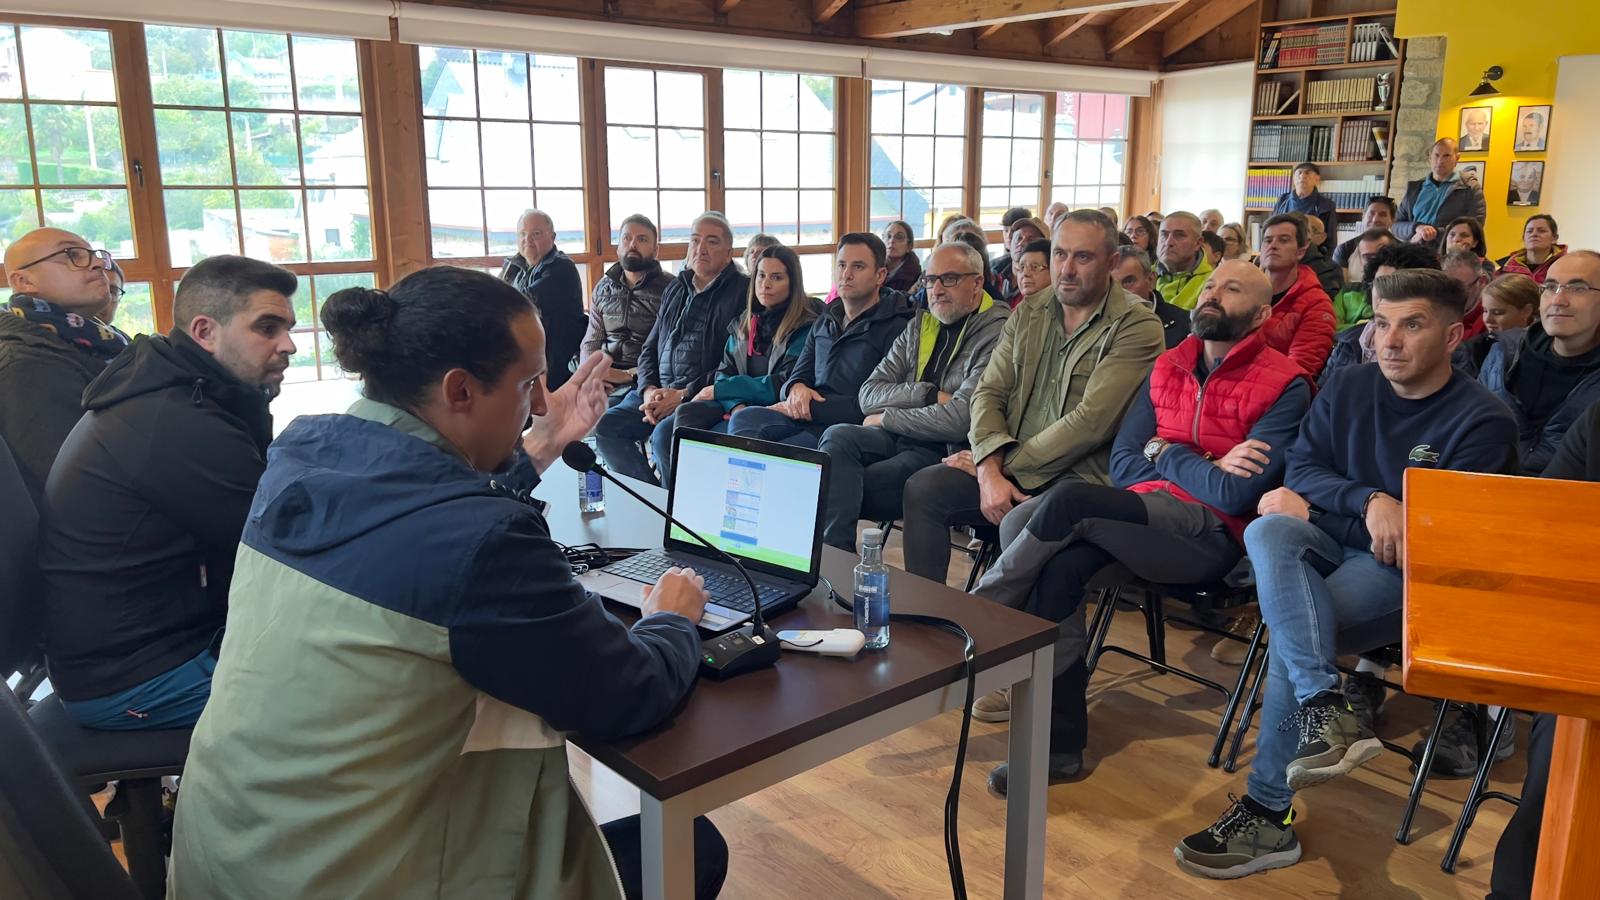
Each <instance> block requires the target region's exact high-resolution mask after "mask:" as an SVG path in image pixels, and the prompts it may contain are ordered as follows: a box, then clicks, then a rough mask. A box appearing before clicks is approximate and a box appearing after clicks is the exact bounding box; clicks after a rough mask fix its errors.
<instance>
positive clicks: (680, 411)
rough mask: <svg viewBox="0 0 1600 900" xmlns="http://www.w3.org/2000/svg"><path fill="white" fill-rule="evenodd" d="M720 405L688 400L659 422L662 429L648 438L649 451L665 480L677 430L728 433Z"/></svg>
mask: <svg viewBox="0 0 1600 900" xmlns="http://www.w3.org/2000/svg"><path fill="white" fill-rule="evenodd" d="M722 415H723V413H722V404H721V403H718V402H717V401H715V400H690V401H688V402H685V403H680V404H678V408H677V409H675V410H673V411H672V415H670V416H667V417H666V418H665V419H662V420H661V425H662V428H663V429H664V430H663V431H661V432H660V433H659V435H655V434H653V435H651V436H650V449H651V450H652V451H653V452H654V453H655V455H656V468H658V469H660V470H661V477H662V478H663V479H666V478H667V477H668V476H669V475H670V473H671V472H672V434H673V432H675V431H677V430H678V429H679V428H699V429H701V430H703V431H715V432H717V433H718V434H727V433H728V420H727V419H724V418H723V417H722Z"/></svg>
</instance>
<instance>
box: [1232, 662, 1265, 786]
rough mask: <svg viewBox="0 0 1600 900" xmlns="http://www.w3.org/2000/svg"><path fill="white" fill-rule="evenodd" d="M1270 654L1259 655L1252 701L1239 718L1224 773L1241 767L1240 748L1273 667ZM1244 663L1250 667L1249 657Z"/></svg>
mask: <svg viewBox="0 0 1600 900" xmlns="http://www.w3.org/2000/svg"><path fill="white" fill-rule="evenodd" d="M1270 652H1271V651H1270V650H1268V651H1263V652H1262V653H1260V654H1259V656H1260V657H1261V662H1260V664H1259V665H1257V666H1256V677H1255V680H1254V681H1252V682H1251V684H1250V699H1249V700H1247V701H1245V704H1244V714H1243V715H1241V716H1240V717H1239V727H1238V728H1237V729H1235V730H1234V732H1233V746H1232V747H1230V748H1229V749H1228V759H1227V761H1226V762H1224V763H1223V764H1222V771H1224V772H1229V773H1232V772H1233V771H1234V770H1236V769H1237V768H1238V767H1239V748H1240V747H1242V746H1244V736H1245V733H1246V732H1248V731H1249V730H1250V720H1251V719H1253V718H1255V714H1256V710H1258V709H1260V708H1261V688H1262V685H1264V684H1265V683H1266V680H1267V669H1268V668H1269V667H1270V665H1271V660H1269V659H1268V658H1267V653H1270ZM1244 662H1245V666H1246V667H1248V666H1249V665H1250V659H1249V657H1246V658H1245V661H1244Z"/></svg>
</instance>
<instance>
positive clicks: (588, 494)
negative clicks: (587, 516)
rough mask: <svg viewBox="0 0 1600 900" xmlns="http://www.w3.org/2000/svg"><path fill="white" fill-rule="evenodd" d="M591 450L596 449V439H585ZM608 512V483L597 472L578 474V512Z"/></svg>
mask: <svg viewBox="0 0 1600 900" xmlns="http://www.w3.org/2000/svg"><path fill="white" fill-rule="evenodd" d="M583 442H584V443H585V444H588V445H589V449H590V450H593V449H594V438H592V437H587V438H584V439H583ZM605 511H606V483H605V482H604V481H603V480H601V478H600V473H599V472H595V471H592V470H591V471H588V472H580V473H578V512H585V513H597V512H605Z"/></svg>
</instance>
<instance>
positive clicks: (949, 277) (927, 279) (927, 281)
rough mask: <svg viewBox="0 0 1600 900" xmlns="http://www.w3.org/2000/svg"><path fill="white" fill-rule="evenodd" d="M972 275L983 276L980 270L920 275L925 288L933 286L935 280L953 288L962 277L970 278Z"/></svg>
mask: <svg viewBox="0 0 1600 900" xmlns="http://www.w3.org/2000/svg"><path fill="white" fill-rule="evenodd" d="M973 276H977V277H980V278H981V277H983V273H982V272H945V273H944V274H942V275H924V276H922V286H923V287H925V288H932V287H933V283H934V282H935V281H937V282H939V283H940V284H942V285H944V286H945V287H947V288H953V287H955V286H956V285H958V284H960V283H961V279H963V278H971V277H973Z"/></svg>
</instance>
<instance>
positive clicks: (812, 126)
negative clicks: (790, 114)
mask: <svg viewBox="0 0 1600 900" xmlns="http://www.w3.org/2000/svg"><path fill="white" fill-rule="evenodd" d="M835 85H836V81H835V80H834V78H832V77H831V76H828V75H801V76H800V128H801V130H803V131H829V132H831V131H833V130H834V127H835V119H834V112H833V110H834V101H833V98H834V93H835Z"/></svg>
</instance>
